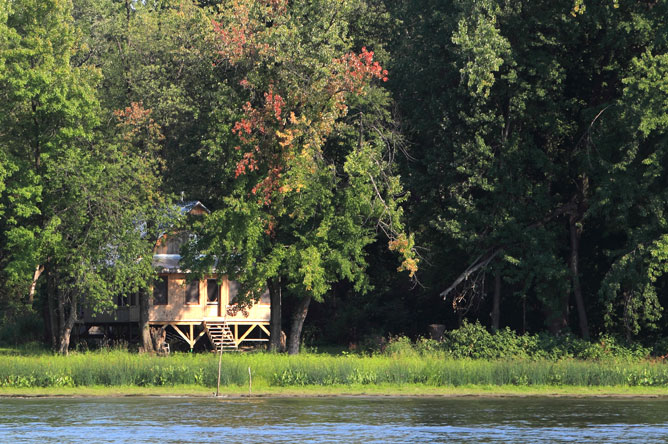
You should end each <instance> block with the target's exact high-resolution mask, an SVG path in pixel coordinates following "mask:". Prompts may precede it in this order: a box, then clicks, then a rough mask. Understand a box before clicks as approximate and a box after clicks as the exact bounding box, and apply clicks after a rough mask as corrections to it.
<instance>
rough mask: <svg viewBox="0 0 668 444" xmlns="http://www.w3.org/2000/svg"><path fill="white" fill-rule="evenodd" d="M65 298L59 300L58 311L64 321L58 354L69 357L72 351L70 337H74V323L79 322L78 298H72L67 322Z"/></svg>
mask: <svg viewBox="0 0 668 444" xmlns="http://www.w3.org/2000/svg"><path fill="white" fill-rule="evenodd" d="M66 308H67V307H66V303H65V297H61V298H59V299H58V311H59V312H60V315H61V317H62V319H63V323H62V325H61V330H60V335H59V336H60V337H59V338H58V353H60V354H61V355H67V354H68V352H69V350H70V337H71V336H72V329H73V328H74V323H75V322H76V320H77V297H76V296H71V297H70V307H69V308H70V311H69V313H68V314H67V319H66V320H65V310H66Z"/></svg>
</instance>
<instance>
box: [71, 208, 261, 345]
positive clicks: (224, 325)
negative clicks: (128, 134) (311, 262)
mask: <svg viewBox="0 0 668 444" xmlns="http://www.w3.org/2000/svg"><path fill="white" fill-rule="evenodd" d="M179 210H180V211H181V213H182V214H184V215H192V216H197V215H203V214H205V213H208V211H209V210H207V209H206V207H205V206H204V205H202V203H201V202H186V203H182V204H180V205H179ZM188 235H189V234H188V233H187V232H183V231H181V232H167V233H165V234H163V235H161V236H160V238H159V239H158V241H157V243H156V247H155V250H154V254H153V266H154V267H155V268H156V271H157V273H158V277H157V279H156V280H155V282H154V284H153V288H152V290H151V293H150V294H149V307H148V323H149V326H150V327H151V328H158V329H163V330H164V332H165V335H166V340H167V342H168V343H169V344H170V347H171V348H172V349H174V348H175V347H181V348H189V349H190V350H192V349H194V348H195V346H196V345H198V346H199V347H201V346H202V345H203V343H204V345H205V346H206V345H207V344H206V343H207V342H208V347H209V348H211V349H213V350H216V351H224V350H225V351H228V350H238V349H239V348H240V347H245V346H253V345H258V344H261V343H263V342H268V341H269V316H270V309H271V307H270V299H269V293H268V291H267V292H265V294H263V295H262V296H261V297H260V299H259V301H257V302H256V303H255V304H254V305H253V306H252V307H250V308H247V309H244V310H238V309H237V307H236V305H235V298H236V296H237V293H238V290H239V285H238V284H237V283H236V282H235V281H230V280H228V279H227V277H226V276H218V275H215V274H211V275H208V276H204V277H203V278H202V279H200V280H189V279H187V275H188V270H184V269H182V267H181V264H180V262H181V256H180V248H181V246H182V245H183V243H184V242H185V241H186V240H187V239H188ZM116 306H117V308H116V309H115V310H114V311H113V312H111V313H101V314H100V313H98V314H94V313H92V312H88V311H86V310H84V313H83V316H82V317H81V324H82V329H83V330H84V331H86V332H87V333H89V334H98V335H99V334H105V335H107V336H109V337H127V336H132V335H133V336H135V337H136V336H137V335H138V332H139V331H140V307H139V298H138V297H137V295H119V296H118V297H117V300H116Z"/></svg>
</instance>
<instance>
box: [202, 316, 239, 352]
mask: <svg viewBox="0 0 668 444" xmlns="http://www.w3.org/2000/svg"><path fill="white" fill-rule="evenodd" d="M204 330H205V331H206V335H207V336H208V337H209V340H210V341H211V344H212V345H213V348H214V349H215V350H216V352H221V351H238V350H239V347H237V343H236V341H235V340H234V335H233V334H232V330H230V326H229V325H227V322H224V321H223V322H206V321H205V322H204Z"/></svg>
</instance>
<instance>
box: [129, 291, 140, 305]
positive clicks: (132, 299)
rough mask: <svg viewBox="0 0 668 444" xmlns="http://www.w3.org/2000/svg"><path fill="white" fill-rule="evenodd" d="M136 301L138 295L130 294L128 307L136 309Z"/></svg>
mask: <svg viewBox="0 0 668 444" xmlns="http://www.w3.org/2000/svg"><path fill="white" fill-rule="evenodd" d="M138 301H139V294H137V293H132V294H131V295H130V306H131V307H136V306H137V303H138Z"/></svg>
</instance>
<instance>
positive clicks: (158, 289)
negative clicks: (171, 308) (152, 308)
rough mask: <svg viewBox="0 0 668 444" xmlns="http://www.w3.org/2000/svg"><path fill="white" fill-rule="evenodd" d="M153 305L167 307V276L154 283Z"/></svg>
mask: <svg viewBox="0 0 668 444" xmlns="http://www.w3.org/2000/svg"><path fill="white" fill-rule="evenodd" d="M153 305H167V276H160V277H159V278H158V279H156V280H155V282H154V283H153Z"/></svg>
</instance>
